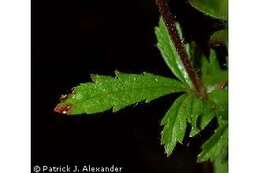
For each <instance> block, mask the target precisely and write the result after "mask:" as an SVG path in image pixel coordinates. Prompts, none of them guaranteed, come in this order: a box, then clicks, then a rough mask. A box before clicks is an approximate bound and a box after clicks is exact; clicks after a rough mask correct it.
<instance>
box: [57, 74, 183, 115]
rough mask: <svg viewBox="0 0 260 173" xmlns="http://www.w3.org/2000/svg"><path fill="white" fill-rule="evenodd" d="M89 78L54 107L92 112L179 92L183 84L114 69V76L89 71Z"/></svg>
mask: <svg viewBox="0 0 260 173" xmlns="http://www.w3.org/2000/svg"><path fill="white" fill-rule="evenodd" d="M91 77H92V80H93V82H87V83H82V84H80V85H79V86H77V87H75V88H74V90H73V92H72V93H71V94H69V95H68V97H67V98H66V99H62V100H61V102H60V103H59V104H58V105H57V106H56V108H55V110H56V111H57V112H60V113H65V114H82V113H87V114H93V113H98V112H103V111H106V110H109V109H111V108H113V112H115V111H118V110H120V109H123V108H125V107H127V106H129V105H132V104H135V103H138V102H142V101H145V102H149V101H151V100H154V99H156V98H158V97H161V96H164V95H167V94H170V93H175V92H182V91H184V90H185V88H184V86H183V84H181V83H180V82H179V81H176V80H174V79H170V78H166V77H162V76H158V75H153V74H150V73H144V74H126V73H119V72H117V73H116V77H115V78H113V77H110V76H102V75H92V76H91Z"/></svg>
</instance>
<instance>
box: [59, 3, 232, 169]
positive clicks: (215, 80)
mask: <svg viewBox="0 0 260 173" xmlns="http://www.w3.org/2000/svg"><path fill="white" fill-rule="evenodd" d="M224 2H227V1H226V0H224ZM190 3H191V5H192V6H193V7H194V8H196V9H198V10H200V11H202V12H203V13H205V14H206V15H209V16H211V17H215V18H218V19H220V20H226V18H227V17H226V16H227V14H226V13H225V10H226V8H227V7H226V6H227V5H226V6H225V7H223V4H222V6H220V7H221V9H222V10H216V8H217V9H219V8H220V7H219V6H217V5H216V4H218V5H221V4H220V3H223V2H222V1H219V0H216V1H215V0H213V1H211V3H212V4H213V7H212V4H210V3H209V2H204V1H203V0H190ZM205 4H206V5H205ZM226 4H227V3H226ZM157 5H158V7H159V11H160V14H161V17H160V21H159V26H157V27H155V35H156V38H157V41H158V43H157V46H158V48H159V50H160V52H161V55H162V57H163V59H164V61H165V63H166V64H167V66H168V67H169V69H170V70H171V72H172V73H173V75H174V76H175V77H176V78H177V79H174V78H167V77H163V76H159V75H156V74H151V73H147V72H144V73H143V74H127V73H122V72H119V71H116V72H115V76H114V77H112V76H104V75H91V79H92V82H87V83H81V84H79V85H78V86H76V87H74V88H73V91H72V92H71V93H70V94H68V95H66V97H62V98H61V99H60V103H58V104H57V106H56V107H55V111H56V112H59V113H62V114H67V115H78V114H94V113H98V112H103V111H106V110H110V109H112V111H113V112H116V111H119V110H121V109H123V108H125V107H127V106H129V105H133V104H136V103H139V102H145V103H148V102H150V101H152V100H154V99H157V98H159V97H162V96H165V95H168V94H173V93H181V95H180V96H179V97H178V98H177V99H175V100H174V101H173V104H172V106H171V107H170V108H169V110H168V111H167V112H166V114H165V116H164V117H163V119H162V120H161V125H162V126H163V130H162V132H161V144H162V145H164V149H165V153H166V155H167V156H170V155H171V154H172V153H173V150H174V148H175V146H176V144H177V143H182V142H183V140H184V135H185V133H186V130H188V129H187V125H188V124H190V125H191V130H190V132H189V136H190V137H194V136H195V135H197V134H199V133H200V132H201V131H202V130H203V129H204V128H205V127H206V126H207V125H208V124H209V123H210V122H211V121H212V120H213V119H214V118H216V119H217V123H218V127H217V128H216V129H215V132H214V134H213V135H212V136H211V137H210V138H209V139H208V140H207V141H206V142H205V143H204V144H203V145H202V147H201V152H200V154H199V155H198V162H203V161H211V162H213V163H214V170H215V172H216V173H226V172H227V165H228V90H227V81H228V75H227V70H224V69H222V68H221V67H220V64H219V61H218V58H217V56H216V52H215V50H214V49H210V54H209V56H208V57H206V56H204V55H202V56H201V57H199V61H200V62H201V63H200V67H199V69H194V64H193V62H195V61H193V60H194V58H197V57H193V56H194V53H193V51H194V46H192V45H191V44H190V43H185V41H184V40H185V38H184V37H183V34H182V30H181V27H180V25H179V23H178V22H177V20H176V18H175V17H174V16H173V15H172V14H171V12H170V9H169V6H168V4H167V2H166V1H165V0H158V1H157ZM223 8H225V9H224V10H223ZM212 9H213V10H212ZM226 33H227V30H226V29H225V30H222V31H217V32H216V33H214V34H213V35H212V37H211V38H210V40H209V42H210V43H214V42H217V43H218V44H222V43H223V44H224V45H226V44H227V38H226V35H227V34H226Z"/></svg>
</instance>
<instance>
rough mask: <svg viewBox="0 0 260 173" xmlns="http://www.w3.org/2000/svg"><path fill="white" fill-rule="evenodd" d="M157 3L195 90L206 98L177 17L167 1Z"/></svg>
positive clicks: (162, 0)
mask: <svg viewBox="0 0 260 173" xmlns="http://www.w3.org/2000/svg"><path fill="white" fill-rule="evenodd" d="M156 3H157V5H158V7H159V11H160V13H161V16H162V18H163V21H164V23H165V24H166V27H167V29H168V32H169V34H170V36H171V40H172V42H173V43H174V45H175V47H176V50H177V52H178V54H179V55H180V59H181V62H182V64H183V66H184V68H185V70H186V72H187V73H188V75H189V78H190V79H191V81H192V84H193V86H194V89H195V90H196V92H197V93H198V94H199V95H200V96H202V97H204V98H205V97H206V95H207V94H206V90H205V88H204V86H203V84H202V82H201V80H200V78H199V76H198V74H197V73H196V72H195V70H194V69H193V67H192V64H191V62H190V61H189V57H188V53H187V52H186V49H185V47H184V45H183V41H182V40H181V38H180V36H179V34H178V32H177V28H176V22H177V21H176V18H175V16H173V15H172V14H171V12H170V8H169V5H168V3H167V2H166V0H156Z"/></svg>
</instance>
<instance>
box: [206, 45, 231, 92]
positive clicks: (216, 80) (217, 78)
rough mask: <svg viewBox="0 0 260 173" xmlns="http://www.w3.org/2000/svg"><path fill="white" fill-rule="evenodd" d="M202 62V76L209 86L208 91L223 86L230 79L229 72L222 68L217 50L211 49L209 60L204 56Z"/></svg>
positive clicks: (207, 86)
mask: <svg viewBox="0 0 260 173" xmlns="http://www.w3.org/2000/svg"><path fill="white" fill-rule="evenodd" d="M201 64H202V67H201V73H202V74H201V78H202V81H203V83H204V85H205V86H206V88H207V92H208V93H210V92H212V91H213V90H216V89H219V88H222V87H223V86H222V85H223V84H225V83H226V82H227V80H228V73H227V71H226V70H222V69H221V68H220V65H219V62H218V59H217V57H216V53H215V51H214V50H211V51H210V56H209V60H207V58H205V57H203V58H202V63H201Z"/></svg>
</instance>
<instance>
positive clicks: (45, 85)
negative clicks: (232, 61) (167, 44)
mask: <svg viewBox="0 0 260 173" xmlns="http://www.w3.org/2000/svg"><path fill="white" fill-rule="evenodd" d="M176 6H177V7H178V8H176V10H175V12H177V13H178V14H180V16H184V17H182V18H180V20H181V22H183V23H184V25H187V23H188V25H187V26H186V27H185V28H184V30H185V31H186V33H188V34H187V38H188V39H195V40H198V39H199V40H198V41H199V43H200V44H201V47H202V48H203V46H204V44H203V43H204V41H205V40H206V39H207V37H208V34H207V33H209V32H211V31H212V28H213V29H216V27H217V26H213V27H212V25H210V24H209V22H208V18H205V17H204V16H202V15H201V14H200V13H197V12H194V11H193V10H192V9H190V7H187V4H185V2H183V3H177V5H176ZM182 14H185V15H182ZM177 16H178V15H177ZM198 16H199V17H198ZM158 17H159V13H158V11H157V7H156V6H155V2H154V1H153V0H131V1H130V0H129V1H128V0H124V1H123V0H109V1H101V0H81V1H66V0H51V1H50V0H44V1H43V0H32V66H31V67H32V165H36V164H37V165H41V164H47V165H48V164H49V165H59V164H63V165H64V164H79V165H80V164H91V165H93V166H110V165H111V164H114V165H117V166H123V167H124V169H123V172H133V173H138V172H140V173H168V172H182V173H197V172H211V171H210V170H211V168H210V166H209V165H208V164H196V155H197V154H198V153H199V145H200V144H201V142H203V140H204V138H205V137H204V136H203V135H200V136H199V137H197V138H195V139H194V140H191V139H189V138H188V137H186V139H185V142H184V145H177V148H176V150H175V151H174V153H173V154H172V156H171V157H169V158H167V157H166V155H165V154H164V149H163V147H162V146H161V145H160V131H161V129H162V127H160V119H161V118H162V117H163V115H164V114H165V112H166V111H167V109H168V108H169V107H170V105H171V104H172V101H173V100H174V98H175V97H176V96H174V95H171V96H166V97H163V98H160V99H158V100H156V101H153V102H151V103H150V104H139V105H137V106H131V107H129V108H127V109H125V110H122V111H120V112H118V113H114V114H112V113H111V111H107V112H105V113H101V114H95V115H80V116H74V117H67V116H62V115H59V114H57V113H55V112H53V108H54V106H55V105H56V103H57V100H58V98H59V97H60V95H61V94H64V93H67V92H69V90H70V89H71V88H72V87H73V86H76V85H77V84H79V83H80V82H86V81H89V80H90V78H89V74H90V73H98V74H108V75H113V72H114V70H119V71H122V72H129V73H141V72H143V71H146V72H151V73H155V74H159V75H163V76H168V77H173V75H172V74H171V73H170V71H169V69H168V68H167V66H166V65H165V63H164V62H163V59H162V58H161V56H160V53H159V51H158V49H157V48H156V39H155V35H154V26H156V25H157V23H158ZM196 17H198V18H199V20H198V19H197V18H196ZM201 25H204V26H207V27H203V28H201ZM201 33H204V34H201ZM198 35H200V37H198ZM204 48H205V46H204Z"/></svg>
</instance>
